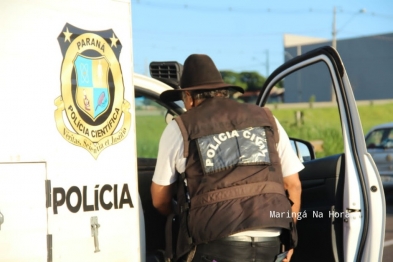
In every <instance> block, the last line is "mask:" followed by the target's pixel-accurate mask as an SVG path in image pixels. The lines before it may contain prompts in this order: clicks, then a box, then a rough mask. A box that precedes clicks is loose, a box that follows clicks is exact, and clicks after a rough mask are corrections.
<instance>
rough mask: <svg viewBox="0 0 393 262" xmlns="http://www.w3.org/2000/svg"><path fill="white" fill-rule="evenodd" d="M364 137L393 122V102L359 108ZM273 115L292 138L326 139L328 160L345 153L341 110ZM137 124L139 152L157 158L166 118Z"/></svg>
mask: <svg viewBox="0 0 393 262" xmlns="http://www.w3.org/2000/svg"><path fill="white" fill-rule="evenodd" d="M297 110H298V111H302V112H303V121H304V122H303V124H301V125H298V124H297V123H296V121H295V112H296V111H297ZM358 111H359V115H360V119H361V121H362V127H363V132H364V134H365V133H367V132H368V130H370V128H371V127H373V126H375V125H378V124H381V123H386V122H393V103H392V104H383V105H378V104H374V105H361V106H358ZM272 112H273V114H274V115H275V116H276V117H277V119H278V120H279V121H280V123H281V124H282V126H283V127H284V129H285V130H286V131H287V133H288V135H289V136H290V137H295V138H300V139H303V140H307V141H312V140H322V141H323V151H322V152H317V157H324V156H329V155H333V154H338V153H342V152H343V151H344V145H343V139H342V133H341V125H340V117H339V112H338V109H337V108H335V107H329V108H302V109H273V110H272ZM136 121H137V127H136V131H137V150H138V156H139V157H156V156H157V152H158V144H159V141H160V137H161V134H162V131H163V130H164V128H165V126H166V124H165V117H164V116H163V115H146V116H136Z"/></svg>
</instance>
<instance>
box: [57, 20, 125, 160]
mask: <svg viewBox="0 0 393 262" xmlns="http://www.w3.org/2000/svg"><path fill="white" fill-rule="evenodd" d="M57 39H58V42H59V45H60V48H61V52H62V54H63V62H62V66H61V96H59V97H58V98H56V100H55V105H56V106H57V109H56V110H55V119H56V126H57V129H58V131H59V132H60V134H61V135H62V136H63V138H64V139H65V140H67V141H68V142H70V143H71V144H74V145H76V146H79V147H82V148H85V149H86V150H87V151H89V152H90V154H91V155H92V156H93V157H94V158H95V159H97V157H98V155H99V154H100V153H101V152H102V151H103V150H104V149H105V148H107V147H109V146H111V145H114V144H117V143H119V142H121V141H122V140H123V139H124V138H125V137H126V136H127V134H128V132H129V129H130V125H131V114H130V112H129V108H130V103H129V102H128V101H126V100H125V99H124V84H123V75H122V72H121V67H120V63H119V56H120V51H121V48H122V45H121V43H120V41H119V39H118V38H116V35H115V33H114V32H113V30H105V31H86V30H83V29H80V28H77V27H74V26H72V25H70V24H68V23H67V24H66V25H65V26H64V28H63V30H62V32H61V33H60V35H59V37H58V38H57ZM63 112H64V113H65V114H63ZM63 115H65V116H66V117H63ZM69 127H71V128H69Z"/></svg>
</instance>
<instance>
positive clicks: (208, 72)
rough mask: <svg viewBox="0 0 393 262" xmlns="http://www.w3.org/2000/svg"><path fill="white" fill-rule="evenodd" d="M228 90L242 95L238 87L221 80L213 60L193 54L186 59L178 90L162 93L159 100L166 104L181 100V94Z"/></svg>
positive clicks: (241, 90)
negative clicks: (195, 91) (196, 91)
mask: <svg viewBox="0 0 393 262" xmlns="http://www.w3.org/2000/svg"><path fill="white" fill-rule="evenodd" d="M217 89H230V90H233V91H237V92H241V93H244V89H243V88H241V87H240V86H234V85H231V84H227V83H225V82H224V80H222V77H221V74H220V72H219V71H218V69H217V67H216V65H215V64H214V62H213V60H212V59H211V58H210V57H209V56H207V55H200V54H193V55H190V56H189V57H187V59H186V61H184V65H183V74H182V76H181V78H180V89H174V90H167V91H164V92H162V94H161V95H160V99H161V100H163V101H166V102H170V101H177V100H181V99H182V96H181V92H184V91H193V90H206V91H207V90H217Z"/></svg>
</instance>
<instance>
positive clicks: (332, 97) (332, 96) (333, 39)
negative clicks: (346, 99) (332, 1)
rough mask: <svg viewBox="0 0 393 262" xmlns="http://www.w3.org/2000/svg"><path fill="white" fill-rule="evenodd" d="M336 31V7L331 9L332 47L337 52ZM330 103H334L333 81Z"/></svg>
mask: <svg viewBox="0 0 393 262" xmlns="http://www.w3.org/2000/svg"><path fill="white" fill-rule="evenodd" d="M336 36H337V30H336V7H334V8H333V30H332V47H333V48H334V49H336V50H337V38H336ZM331 86H332V88H331V91H330V92H331V101H332V102H334V101H336V93H335V92H334V86H333V81H332V84H331Z"/></svg>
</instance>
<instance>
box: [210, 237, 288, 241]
mask: <svg viewBox="0 0 393 262" xmlns="http://www.w3.org/2000/svg"><path fill="white" fill-rule="evenodd" d="M217 241H237V242H250V243H259V242H270V241H280V237H279V236H276V237H249V236H229V237H225V238H221V239H218V240H217Z"/></svg>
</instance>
